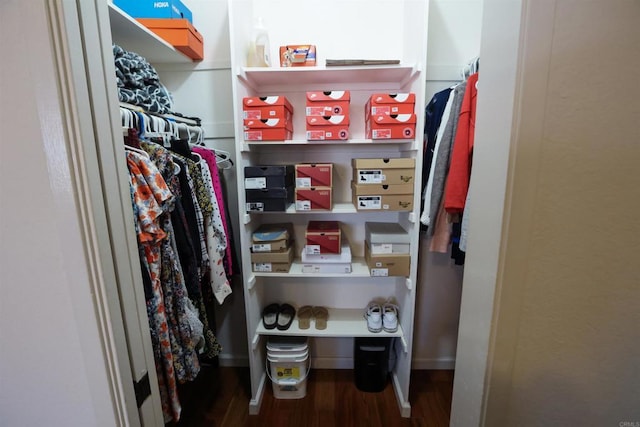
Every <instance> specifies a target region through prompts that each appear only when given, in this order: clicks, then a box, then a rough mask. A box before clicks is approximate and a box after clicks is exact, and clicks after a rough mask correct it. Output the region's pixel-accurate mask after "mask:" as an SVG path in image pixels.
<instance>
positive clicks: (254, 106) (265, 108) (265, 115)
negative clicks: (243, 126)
mask: <svg viewBox="0 0 640 427" xmlns="http://www.w3.org/2000/svg"><path fill="white" fill-rule="evenodd" d="M242 108H243V110H242V112H243V119H244V120H249V119H254V120H261V119H283V120H285V121H290V120H291V119H292V116H293V107H292V106H291V103H290V102H289V100H287V98H285V97H284V96H264V97H262V96H261V97H257V96H252V97H247V98H242Z"/></svg>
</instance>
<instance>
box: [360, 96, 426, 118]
mask: <svg viewBox="0 0 640 427" xmlns="http://www.w3.org/2000/svg"><path fill="white" fill-rule="evenodd" d="M415 104H416V95H415V94H413V93H374V94H373V95H371V97H370V98H369V100H368V101H367V104H366V105H365V107H364V108H365V110H364V111H365V113H364V115H365V120H367V119H368V118H369V117H370V116H379V115H387V116H388V115H391V114H413V113H414V109H415Z"/></svg>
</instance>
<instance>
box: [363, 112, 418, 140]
mask: <svg viewBox="0 0 640 427" xmlns="http://www.w3.org/2000/svg"><path fill="white" fill-rule="evenodd" d="M416 120H417V117H416V115H415V114H413V113H412V114H398V115H389V116H387V115H384V114H383V115H378V116H371V117H369V119H368V120H366V121H365V137H366V138H369V139H413V138H414V137H415V135H416Z"/></svg>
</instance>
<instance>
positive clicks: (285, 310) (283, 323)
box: [276, 304, 296, 331]
mask: <svg viewBox="0 0 640 427" xmlns="http://www.w3.org/2000/svg"><path fill="white" fill-rule="evenodd" d="M295 317H296V309H295V308H293V306H292V305H290V304H282V305H281V306H280V310H278V317H277V320H276V328H278V330H279V331H286V330H287V329H289V326H291V324H292V323H293V319H294V318H295Z"/></svg>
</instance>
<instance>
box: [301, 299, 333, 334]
mask: <svg viewBox="0 0 640 427" xmlns="http://www.w3.org/2000/svg"><path fill="white" fill-rule="evenodd" d="M312 317H313V318H314V319H315V324H316V329H318V330H323V329H327V320H328V319H329V310H327V309H326V307H319V306H315V307H312V306H310V305H305V306H302V307H300V309H299V310H298V327H299V328H300V329H309V328H310V327H311V318H312Z"/></svg>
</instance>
